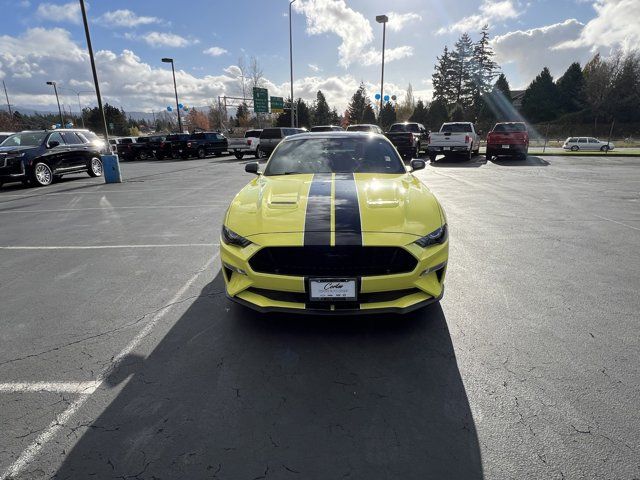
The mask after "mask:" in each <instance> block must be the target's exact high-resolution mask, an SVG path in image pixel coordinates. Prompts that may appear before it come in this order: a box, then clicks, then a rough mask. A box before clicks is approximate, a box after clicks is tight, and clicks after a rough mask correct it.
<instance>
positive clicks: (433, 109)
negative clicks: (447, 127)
mask: <svg viewBox="0 0 640 480" xmlns="http://www.w3.org/2000/svg"><path fill="white" fill-rule="evenodd" d="M448 120H449V111H448V110H447V104H446V102H445V100H443V99H435V100H434V101H433V102H431V104H430V105H429V125H431V128H432V130H434V131H437V130H439V129H440V125H442V124H443V123H444V122H447V121H448Z"/></svg>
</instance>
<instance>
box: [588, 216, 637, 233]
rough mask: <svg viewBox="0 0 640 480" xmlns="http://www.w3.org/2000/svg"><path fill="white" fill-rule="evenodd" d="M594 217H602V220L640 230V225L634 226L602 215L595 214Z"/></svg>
mask: <svg viewBox="0 0 640 480" xmlns="http://www.w3.org/2000/svg"><path fill="white" fill-rule="evenodd" d="M593 216H594V217H597V218H600V219H602V220H606V221H607V222H612V223H617V224H618V225H622V226H623V227H627V228H630V229H632V230H640V228H638V227H632V226H631V225H627V224H626V223H622V222H619V221H617V220H613V219H612V218H607V217H601V216H600V215H593Z"/></svg>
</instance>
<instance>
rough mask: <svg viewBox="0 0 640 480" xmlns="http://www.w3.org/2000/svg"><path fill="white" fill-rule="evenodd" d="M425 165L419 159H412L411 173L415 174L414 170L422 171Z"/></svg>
mask: <svg viewBox="0 0 640 480" xmlns="http://www.w3.org/2000/svg"><path fill="white" fill-rule="evenodd" d="M426 166H427V164H426V163H425V161H424V160H420V159H419V158H414V159H413V160H411V171H412V172H415V171H416V170H422V169H423V168H425V167H426Z"/></svg>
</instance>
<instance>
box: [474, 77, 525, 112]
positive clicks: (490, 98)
mask: <svg viewBox="0 0 640 480" xmlns="http://www.w3.org/2000/svg"><path fill="white" fill-rule="evenodd" d="M496 120H497V121H503V122H505V121H516V120H521V117H520V114H519V113H518V112H517V110H516V109H515V107H514V106H513V104H512V99H511V89H510V88H509V82H508V81H507V77H505V76H504V74H502V73H501V74H500V75H499V76H498V79H497V80H496V83H495V84H494V85H493V88H492V89H491V92H489V93H486V94H484V95H483V96H482V97H481V98H480V110H479V114H478V121H480V122H483V123H490V122H493V121H496Z"/></svg>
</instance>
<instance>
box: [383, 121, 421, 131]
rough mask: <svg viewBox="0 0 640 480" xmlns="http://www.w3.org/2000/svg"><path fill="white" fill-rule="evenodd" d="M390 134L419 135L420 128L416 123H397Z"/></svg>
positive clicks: (392, 126)
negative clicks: (409, 133)
mask: <svg viewBox="0 0 640 480" xmlns="http://www.w3.org/2000/svg"><path fill="white" fill-rule="evenodd" d="M389 132H411V133H419V132H420V127H419V126H418V125H416V124H415V123H396V124H395V125H391V128H390V129H389Z"/></svg>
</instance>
